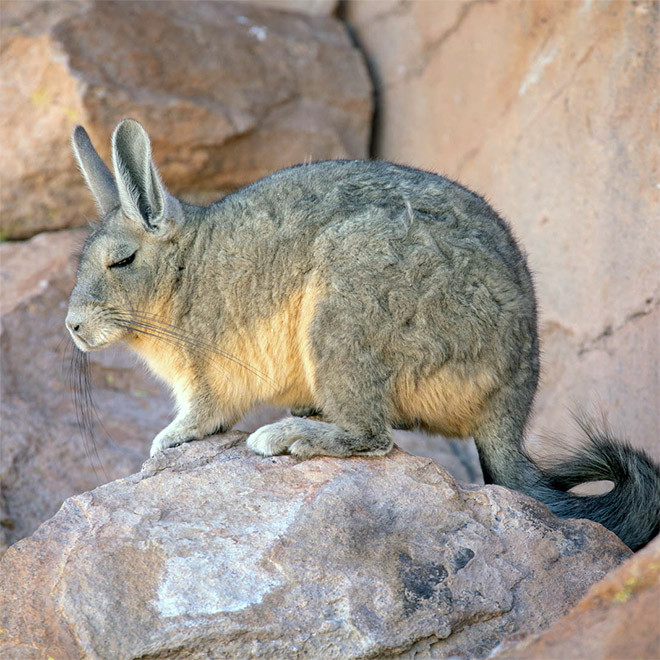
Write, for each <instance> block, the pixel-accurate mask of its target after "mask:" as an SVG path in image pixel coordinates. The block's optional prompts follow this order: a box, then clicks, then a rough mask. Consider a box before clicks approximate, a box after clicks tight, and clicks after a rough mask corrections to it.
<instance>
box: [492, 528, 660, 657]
mask: <svg viewBox="0 0 660 660" xmlns="http://www.w3.org/2000/svg"><path fill="white" fill-rule="evenodd" d="M493 657H496V658H519V659H520V660H527V659H529V658H535V660H556V658H566V659H567V660H568V659H571V658H575V660H581V659H582V658H599V659H600V660H621V659H622V658H635V660H657V658H660V538H659V539H656V540H655V541H653V542H652V543H651V544H650V545H648V546H647V547H646V548H644V549H643V550H641V551H640V552H638V553H637V554H635V555H634V556H633V557H631V558H630V559H629V560H628V561H626V562H625V563H624V564H623V565H622V566H620V567H619V568H616V569H614V570H612V571H611V572H610V573H609V574H608V575H607V576H606V577H605V578H604V579H603V580H601V581H600V582H598V583H596V584H595V585H593V586H592V587H591V588H590V589H589V591H588V592H587V595H586V596H585V597H584V598H582V600H580V602H579V603H578V604H577V605H576V606H575V607H574V608H573V609H572V610H571V611H570V612H569V613H568V614H567V615H566V616H564V617H562V618H561V619H560V620H559V621H557V623H555V624H554V625H553V626H552V627H551V628H550V629H549V630H547V631H545V632H543V633H540V634H538V635H531V636H529V637H526V638H524V639H523V640H522V641H520V642H518V643H517V644H515V645H509V646H508V648H506V650H504V649H503V650H502V651H500V652H499V653H497V654H496V655H494V656H493Z"/></svg>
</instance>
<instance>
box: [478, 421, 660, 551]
mask: <svg viewBox="0 0 660 660" xmlns="http://www.w3.org/2000/svg"><path fill="white" fill-rule="evenodd" d="M578 424H579V425H580V427H581V428H582V430H583V431H584V433H585V436H586V441H585V442H584V444H583V445H582V446H580V447H579V448H577V449H574V450H573V451H572V454H571V455H569V456H568V457H566V456H565V457H563V458H561V459H557V460H556V461H554V462H552V463H550V464H546V465H545V466H544V467H539V466H538V465H536V464H535V463H534V462H533V461H532V459H531V458H530V457H529V456H528V455H527V453H526V452H525V451H524V450H523V449H519V451H518V452H516V453H517V455H516V456H515V458H514V457H513V456H511V454H510V453H509V456H508V458H509V460H508V461H502V460H501V458H502V456H499V455H498V454H499V452H498V451H497V449H496V447H495V446H493V445H492V444H490V445H487V446H483V445H482V446H478V449H479V458H480V460H481V463H482V468H483V469H484V474H489V475H491V476H492V481H493V482H494V483H497V484H501V485H503V486H507V487H510V488H515V489H517V490H520V491H522V492H524V493H526V494H527V495H531V496H532V497H534V498H535V499H537V500H539V501H540V502H543V503H544V504H546V505H547V506H548V508H549V509H550V510H551V511H552V512H553V513H554V514H555V515H557V516H559V517H560V518H587V519H589V520H593V521H595V522H598V523H600V524H601V525H603V526H604V527H606V528H607V529H609V530H610V531H612V532H614V533H615V534H616V535H617V536H618V537H619V538H620V539H621V540H622V541H623V542H624V543H625V544H626V545H627V546H628V547H629V548H630V549H631V550H638V549H639V548H642V547H643V546H645V545H646V544H647V543H648V542H649V541H650V540H651V539H652V538H653V537H654V536H656V535H657V534H658V533H659V532H660V466H658V465H657V464H656V463H655V462H654V461H653V460H652V459H651V457H650V456H649V455H648V454H647V453H646V452H644V451H642V450H639V449H634V448H633V447H632V446H631V445H630V444H629V443H627V442H622V441H619V440H615V439H614V438H613V437H612V435H611V433H610V432H609V431H608V430H607V429H598V428H597V427H596V425H595V424H593V423H592V422H589V421H586V420H584V419H580V420H578ZM507 449H508V452H511V449H512V448H511V447H510V446H509V447H508V448H507ZM493 450H494V451H493ZM512 458H514V460H510V459H512ZM601 480H603V481H611V482H612V483H613V484H614V486H613V488H612V489H611V490H610V491H608V492H606V493H603V494H601V495H578V494H576V493H572V492H569V490H570V489H571V488H573V487H574V486H577V485H579V484H583V483H586V482H590V481H601Z"/></svg>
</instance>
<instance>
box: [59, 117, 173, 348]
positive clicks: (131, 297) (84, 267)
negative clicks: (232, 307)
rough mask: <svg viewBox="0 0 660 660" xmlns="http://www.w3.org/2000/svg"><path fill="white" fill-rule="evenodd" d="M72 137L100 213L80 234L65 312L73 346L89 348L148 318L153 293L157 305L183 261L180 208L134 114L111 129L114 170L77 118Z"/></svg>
mask: <svg viewBox="0 0 660 660" xmlns="http://www.w3.org/2000/svg"><path fill="white" fill-rule="evenodd" d="M72 144H73V151H74V154H75V157H76V160H77V161H78V165H79V166H80V169H81V171H82V173H83V176H84V177H85V181H86V182H87V185H88V186H89V189H90V190H91V192H92V195H93V196H94V199H95V201H96V204H97V206H98V210H99V214H100V216H101V221H100V223H99V224H97V225H96V226H95V227H94V228H93V229H92V231H91V232H90V234H89V236H88V238H87V240H86V242H85V245H84V248H83V251H82V257H81V261H80V266H79V268H78V274H77V280H76V285H75V287H74V289H73V292H72V293H71V298H70V299H69V310H68V314H67V317H66V326H67V328H68V330H69V332H70V333H71V336H72V337H73V340H74V342H75V344H76V346H77V347H78V348H79V349H80V350H82V351H89V350H94V349H99V348H104V347H106V346H108V345H110V344H113V343H115V342H117V341H121V340H124V339H126V338H127V335H128V333H129V332H130V330H129V327H130V326H131V325H133V326H135V323H136V322H142V323H147V322H148V321H147V319H148V317H149V315H150V314H153V313H154V310H156V309H158V305H159V301H161V304H160V306H161V307H162V300H163V298H164V297H166V296H167V292H170V293H171V291H172V290H173V283H174V281H175V279H176V277H177V274H178V270H179V269H180V268H181V263H180V262H181V259H180V257H179V255H178V251H179V238H180V234H181V228H182V226H183V221H184V215H183V209H182V207H181V204H180V202H179V201H178V200H177V199H176V198H174V197H172V196H171V195H170V194H169V193H168V192H167V190H166V189H165V187H164V186H163V183H162V181H161V179H160V176H159V175H158V171H157V170H156V167H155V165H154V163H153V161H152V157H151V144H150V142H149V137H148V136H147V133H146V131H145V130H144V128H143V127H142V126H141V125H140V124H139V123H138V122H137V121H135V120H132V119H126V120H124V121H122V122H121V123H120V124H119V125H118V126H117V128H116V129H115V131H114V133H113V135H112V162H113V170H114V172H113V173H111V172H110V170H109V169H108V168H107V167H106V165H105V163H104V162H103V161H102V160H101V158H100V156H99V155H98V153H97V152H96V150H95V149H94V146H93V145H92V143H91V140H90V139H89V136H88V135H87V132H86V131H85V129H84V128H83V127H82V126H77V127H76V128H75V130H74V132H73V136H72ZM136 319H137V321H136ZM140 319H141V321H140Z"/></svg>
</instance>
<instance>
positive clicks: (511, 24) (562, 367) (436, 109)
mask: <svg viewBox="0 0 660 660" xmlns="http://www.w3.org/2000/svg"><path fill="white" fill-rule="evenodd" d="M346 14H347V17H348V19H349V21H350V22H351V23H352V25H353V28H354V29H355V31H356V34H357V37H358V39H359V41H360V42H361V44H362V45H363V47H364V49H365V52H366V54H367V56H368V58H369V59H370V61H371V65H372V70H373V72H374V74H375V78H376V80H377V81H378V98H379V108H378V125H377V127H376V135H375V143H376V155H377V156H378V157H381V158H386V159H392V160H396V161H401V162H406V163H410V164H412V165H417V166H421V167H427V168H430V169H432V170H436V171H441V172H444V173H446V174H447V175H449V176H451V177H453V178H458V179H459V180H460V181H461V182H462V183H463V184H465V185H467V186H469V187H471V188H474V189H476V190H477V191H480V192H481V193H483V194H485V195H487V197H488V198H489V200H490V201H491V202H492V203H493V205H494V206H495V207H496V208H498V209H500V210H501V211H502V212H503V215H504V216H505V217H506V218H508V219H509V220H510V221H511V223H512V224H513V226H514V229H515V233H516V234H517V235H518V237H519V238H520V240H521V242H522V245H523V246H524V247H525V248H526V249H527V250H528V252H529V261H530V265H531V267H532V269H533V270H534V271H535V272H536V274H537V277H536V281H537V290H538V297H539V301H540V310H541V329H542V341H543V349H544V364H543V379H542V387H541V390H540V395H539V397H538V401H537V414H536V416H535V418H534V421H533V424H532V430H533V431H534V432H535V433H537V434H539V435H542V434H546V433H551V432H553V431H559V432H562V433H566V434H569V435H570V434H573V430H572V429H571V420H570V416H569V415H568V414H567V411H566V409H567V408H568V407H570V406H574V405H576V404H577V405H579V406H585V407H587V408H590V407H591V406H592V405H593V406H595V407H602V408H603V409H604V411H605V412H607V413H608V414H609V417H610V420H611V422H612V424H613V426H614V427H615V428H618V429H622V430H623V432H624V434H625V435H628V436H629V437H630V439H631V440H632V441H633V442H634V443H635V444H637V445H640V446H643V447H645V448H646V449H647V450H648V451H649V452H650V453H651V454H652V455H653V456H655V457H656V458H660V444H659V443H658V442H657V438H658V429H659V428H660V406H658V405H657V404H658V401H659V400H660V344H659V343H658V326H659V325H660V278H659V277H658V272H660V239H659V236H660V227H659V225H658V217H660V216H659V209H660V187H659V186H658V182H659V181H660V158H658V144H660V123H659V122H658V107H659V106H660V86H658V84H657V82H658V80H659V79H660V52H659V48H658V44H660V5H659V4H658V3H657V2H650V1H649V2H646V1H644V0H641V1H640V2H613V3H602V2H588V1H587V2H555V1H554V0H536V1H535V2H525V1H524V0H522V1H513V2H500V3H496V2H405V1H404V0H383V1H382V2H378V3H376V2H359V1H355V0H349V2H347V3H346Z"/></svg>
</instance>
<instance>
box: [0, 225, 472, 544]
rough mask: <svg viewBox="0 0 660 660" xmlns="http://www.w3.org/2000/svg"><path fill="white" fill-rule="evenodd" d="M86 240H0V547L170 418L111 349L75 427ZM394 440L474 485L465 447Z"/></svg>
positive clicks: (122, 465) (247, 426)
mask: <svg viewBox="0 0 660 660" xmlns="http://www.w3.org/2000/svg"><path fill="white" fill-rule="evenodd" d="M84 236H85V232H84V231H81V230H74V231H61V232H54V233H45V234H40V235H38V236H36V237H34V238H32V239H30V240H29V241H25V242H9V243H4V244H0V283H1V284H2V286H0V292H1V293H2V295H1V296H0V349H1V352H0V368H1V370H2V379H0V397H1V399H2V402H3V406H2V408H1V410H0V412H1V414H2V424H0V447H1V448H2V449H1V450H0V483H2V493H1V494H0V551H1V550H2V549H3V547H6V546H7V545H9V544H11V543H13V542H15V541H17V540H18V539H20V538H23V537H24V536H27V535H28V534H31V533H32V532H33V531H34V530H35V529H36V528H37V526H38V525H39V524H40V523H42V522H43V521H44V520H46V519H47V518H50V517H51V516H52V515H53V514H54V513H55V512H56V511H57V509H58V508H59V507H60V505H61V504H62V502H63V500H64V499H65V498H67V497H70V496H71V495H75V494H77V493H81V492H83V491H86V490H91V489H92V488H94V487H96V486H98V485H99V484H101V483H105V482H107V481H110V480H111V479H117V478H119V477H125V476H127V475H129V474H131V473H132V472H136V471H137V470H139V469H140V465H141V464H142V461H143V460H144V459H145V458H146V457H147V456H148V455H149V446H150V443H151V440H152V439H153V437H154V436H155V435H156V434H157V433H158V431H160V430H161V429H162V428H164V427H165V426H166V425H167V423H168V422H169V421H170V418H171V410H172V405H171V400H170V396H169V395H168V394H167V393H166V392H164V391H163V389H162V388H161V387H160V386H159V385H158V384H157V383H156V382H155V381H154V379H153V378H151V377H150V376H148V375H147V374H146V373H145V369H144V368H143V367H142V366H141V365H140V364H139V363H138V362H137V361H136V360H135V359H134V358H133V357H132V355H131V354H130V353H129V352H128V351H126V350H125V349H121V348H117V349H109V350H106V351H99V352H95V353H90V354H88V355H89V367H90V368H89V381H90V385H91V387H92V394H93V398H94V401H95V403H96V406H97V413H98V414H97V416H94V415H92V416H91V417H90V418H89V421H90V422H91V423H92V424H93V434H90V433H86V432H85V431H84V430H83V429H82V428H81V425H80V421H81V419H79V413H77V412H76V409H75V406H74V398H73V388H72V384H73V383H72V380H71V377H73V381H76V380H77V379H78V378H79V374H78V373H77V371H76V370H75V369H74V370H73V372H71V373H70V370H71V357H72V352H73V345H72V343H71V341H70V339H69V337H68V333H67V331H66V329H65V327H64V317H65V316H66V307H67V299H68V296H69V292H70V291H71V289H72V288H73V282H74V273H75V267H76V261H77V259H76V254H77V253H78V252H79V250H80V248H81V246H82V243H83V240H84ZM78 382H80V381H78ZM284 414H285V411H283V410H281V409H274V408H261V409H257V410H255V411H253V412H252V413H250V414H249V415H248V416H247V417H246V418H244V419H243V420H241V421H240V422H239V423H238V424H237V428H238V429H242V430H244V431H252V430H254V429H256V428H258V427H259V426H261V425H263V424H266V423H269V422H272V421H275V420H276V419H278V418H280V417H282V416H283V415H284ZM395 438H396V441H397V442H398V443H399V444H400V445H401V446H403V447H406V448H408V449H409V450H411V451H412V452H413V453H420V454H424V455H430V456H432V457H433V458H435V459H436V460H438V461H440V462H441V463H442V464H443V465H445V466H446V467H447V468H448V469H449V470H450V471H451V472H452V474H454V476H456V477H458V478H460V479H462V480H466V481H478V480H480V479H481V472H480V469H479V464H478V460H477V456H476V450H475V448H474V445H473V444H472V443H469V444H468V443H463V444H459V443H458V441H455V440H454V441H450V442H447V441H445V440H444V439H442V438H435V439H434V442H433V443H428V441H427V439H426V437H425V436H423V435H421V434H415V433H408V432H403V431H399V432H395ZM3 500H4V501H3Z"/></svg>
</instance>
